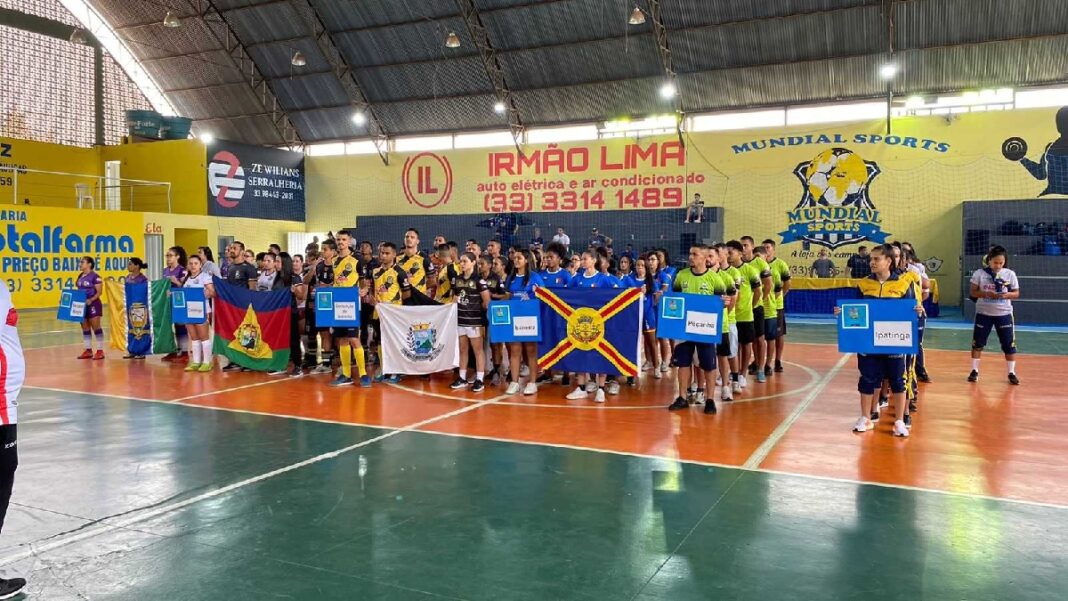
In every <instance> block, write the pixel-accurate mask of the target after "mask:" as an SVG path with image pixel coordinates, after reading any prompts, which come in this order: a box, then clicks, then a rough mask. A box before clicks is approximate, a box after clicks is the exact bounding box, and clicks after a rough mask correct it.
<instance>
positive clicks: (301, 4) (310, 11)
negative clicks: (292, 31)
mask: <svg viewBox="0 0 1068 601" xmlns="http://www.w3.org/2000/svg"><path fill="white" fill-rule="evenodd" d="M292 6H293V8H294V9H295V10H296V11H297V13H298V14H299V15H300V16H301V18H302V19H303V20H304V23H305V24H306V25H307V26H308V27H309V28H310V29H311V32H312V37H313V38H314V39H315V43H316V44H317V45H318V46H319V52H321V53H322V55H323V56H324V57H325V58H326V62H327V63H329V64H330V70H331V71H332V72H333V73H334V75H335V76H336V77H337V79H338V81H339V82H341V87H342V88H344V89H345V94H347V95H348V97H349V101H350V102H352V104H353V105H355V106H356V107H358V108H359V109H360V110H361V111H363V114H364V116H365V117H366V119H367V133H368V134H369V135H370V138H371V141H372V142H374V144H375V150H377V151H378V156H379V157H381V158H382V162H383V163H385V164H386V165H389V146H388V144H389V137H388V135H387V134H386V130H385V129H384V128H383V127H382V122H381V121H380V120H379V119H378V116H377V115H376V114H375V111H374V108H373V107H372V106H371V103H370V102H369V101H368V100H367V95H366V94H364V92H363V88H362V87H361V86H360V83H359V82H358V81H356V76H355V75H354V74H353V73H352V67H350V66H349V64H348V62H346V61H345V57H343V56H342V55H341V51H340V50H338V47H337V45H336V44H334V40H333V39H331V37H330V32H329V31H328V30H327V29H326V25H325V24H324V23H323V20H322V19H321V18H320V17H319V13H318V11H316V10H315V6H313V5H312V3H311V0H293V2H292Z"/></svg>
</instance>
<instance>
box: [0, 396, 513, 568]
mask: <svg viewBox="0 0 1068 601" xmlns="http://www.w3.org/2000/svg"><path fill="white" fill-rule="evenodd" d="M504 396H505V395H499V396H495V397H492V398H489V399H486V400H485V401H482V402H480V403H476V404H474V405H468V406H467V407H461V408H460V409H456V410H453V411H450V412H448V413H443V414H441V415H438V416H436V417H431V418H428V419H424V420H423V421H420V422H416V423H414V424H408V425H407V426H404V427H402V428H397V429H394V430H391V431H389V432H386V433H384V434H380V435H378V436H375V437H373V438H369V439H367V440H364V441H362V442H358V443H356V444H353V445H349V446H347V447H344V448H341V449H338V450H336V451H331V452H329V453H323V454H322V455H316V456H315V457H312V458H310V459H305V460H304V461H300V462H297V463H294V464H291V465H287V466H285V467H282V468H278V469H276V470H273V471H270V472H267V473H265V474H260V475H258V476H253V477H251V478H246V479H245V480H241V481H240V482H235V483H233V484H229V485H227V486H224V487H222V488H217V489H215V490H212V491H208V492H206V493H203V494H200V495H197V496H195V497H191V498H189V499H185V500H184V501H179V502H177V503H169V504H166V505H160V506H158V507H154V508H152V509H149V510H146V511H142V512H136V513H132V514H127V515H125V516H124V517H122V518H121V519H118V520H116V521H113V522H109V521H107V518H105V519H104V520H101V521H100V522H99V524H98V525H96V526H93V527H92V528H86V529H85V530H81V531H78V532H77V533H75V534H72V535H70V536H66V537H60V538H55V539H52V540H50V541H49V542H47V543H44V544H41V545H33V544H29V545H27V548H26V549H24V550H23V551H20V552H18V553H15V554H12V555H8V556H6V557H4V558H3V559H0V566H4V565H8V564H11V563H15V562H18V561H22V560H23V559H28V558H30V557H34V556H36V555H39V554H41V553H47V552H49V551H53V550H55V549H58V548H60V547H65V546H67V545H72V544H74V543H77V542H80V541H83V540H86V539H88V538H93V537H95V536H99V535H101V534H106V533H108V532H112V531H114V530H120V529H124V528H128V527H129V526H132V525H133V524H136V523H138V522H143V521H145V520H150V519H152V518H155V517H159V516H161V515H164V514H167V513H170V512H172V511H177V510H179V509H182V508H185V507H188V506H190V505H194V504H196V503H200V502H201V501H207V500H208V499H213V498H215V497H218V496H221V495H225V494H227V493H230V492H233V491H235V490H239V489H241V488H244V487H246V486H250V485H253V484H257V483H259V482H263V481H264V480H268V479H270V478H273V477H275V476H280V475H282V474H285V473H288V472H291V471H294V470H298V469H300V468H302V467H307V466H309V465H313V464H316V463H319V462H320V461H325V460H327V459H335V458H337V457H340V456H341V455H344V454H345V453H349V452H351V451H354V450H356V449H359V448H361V447H365V446H367V445H370V444H374V443H376V442H381V441H383V440H385V439H387V438H390V437H393V436H396V435H397V434H400V433H402V432H411V431H413V430H415V429H417V428H421V427H423V426H426V425H429V424H432V423H434V422H437V421H441V420H445V419H449V418H452V417H455V416H457V415H460V414H463V413H467V412H468V411H473V410H475V409H478V408H479V407H482V406H483V405H488V404H490V403H493V402H496V401H498V400H500V399H502V398H504Z"/></svg>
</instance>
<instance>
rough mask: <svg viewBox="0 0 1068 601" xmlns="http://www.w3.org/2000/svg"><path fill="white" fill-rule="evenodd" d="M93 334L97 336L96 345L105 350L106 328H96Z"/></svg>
mask: <svg viewBox="0 0 1068 601" xmlns="http://www.w3.org/2000/svg"><path fill="white" fill-rule="evenodd" d="M93 335H94V336H96V345H97V347H98V348H99V349H100V350H104V330H95V331H94V332H93Z"/></svg>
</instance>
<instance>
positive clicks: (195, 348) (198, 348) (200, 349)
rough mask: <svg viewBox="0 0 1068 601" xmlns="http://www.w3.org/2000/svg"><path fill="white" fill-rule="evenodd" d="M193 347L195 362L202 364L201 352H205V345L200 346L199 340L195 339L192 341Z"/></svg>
mask: <svg viewBox="0 0 1068 601" xmlns="http://www.w3.org/2000/svg"><path fill="white" fill-rule="evenodd" d="M192 347H193V348H192V349H191V350H192V351H193V363H194V364H196V365H200V353H202V352H203V348H204V347H202V346H200V341H199V340H194V341H193V343H192Z"/></svg>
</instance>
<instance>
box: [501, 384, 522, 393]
mask: <svg viewBox="0 0 1068 601" xmlns="http://www.w3.org/2000/svg"><path fill="white" fill-rule="evenodd" d="M517 392H519V382H510V383H509V384H508V388H505V389H504V394H515V393H517Z"/></svg>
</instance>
